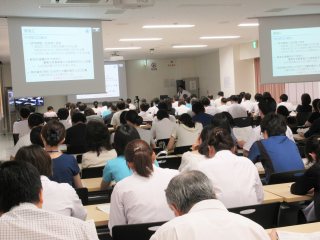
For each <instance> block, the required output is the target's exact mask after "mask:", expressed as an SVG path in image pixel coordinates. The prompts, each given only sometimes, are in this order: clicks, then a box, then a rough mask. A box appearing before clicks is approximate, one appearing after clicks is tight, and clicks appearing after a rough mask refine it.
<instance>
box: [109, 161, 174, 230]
mask: <svg viewBox="0 0 320 240" xmlns="http://www.w3.org/2000/svg"><path fill="white" fill-rule="evenodd" d="M153 170H154V171H153V173H152V175H151V176H150V177H148V178H146V177H142V176H140V175H138V174H137V173H133V175H131V176H129V177H127V178H125V179H123V180H121V181H120V182H118V183H117V184H116V186H115V187H114V190H113V192H112V195H111V205H110V215H109V229H110V230H112V227H113V226H115V225H124V224H135V223H146V222H160V221H167V220H170V219H172V218H173V217H174V214H173V212H172V211H171V210H170V208H169V206H168V203H167V200H166V196H165V193H164V190H165V189H166V188H167V186H168V183H169V181H170V180H171V179H172V178H173V177H174V176H176V175H178V174H179V172H178V171H177V170H173V169H167V168H166V169H164V168H158V167H155V166H154V167H153Z"/></svg>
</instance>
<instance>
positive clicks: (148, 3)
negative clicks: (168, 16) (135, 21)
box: [113, 0, 154, 9]
mask: <svg viewBox="0 0 320 240" xmlns="http://www.w3.org/2000/svg"><path fill="white" fill-rule="evenodd" d="M113 5H114V6H115V7H117V8H123V9H127V8H131V9H134V8H144V7H152V6H153V5H154V0H113Z"/></svg>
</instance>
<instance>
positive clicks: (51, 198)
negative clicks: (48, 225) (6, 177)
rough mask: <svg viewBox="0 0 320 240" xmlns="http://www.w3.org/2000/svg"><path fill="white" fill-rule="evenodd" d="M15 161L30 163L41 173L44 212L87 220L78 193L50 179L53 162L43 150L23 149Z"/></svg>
mask: <svg viewBox="0 0 320 240" xmlns="http://www.w3.org/2000/svg"><path fill="white" fill-rule="evenodd" d="M15 160H16V161H25V162H29V163H31V164H32V165H33V166H34V167H36V168H37V170H38V171H39V173H40V175H41V184H42V190H43V205H42V208H43V209H44V210H47V211H52V212H56V213H60V214H63V215H66V216H71V217H75V218H79V219H82V220H85V219H86V217H87V211H86V210H85V208H84V207H83V206H82V203H81V200H80V199H79V197H78V195H77V193H76V191H75V190H74V189H73V188H72V187H71V186H70V185H69V184H66V183H57V182H54V181H51V180H50V179H49V178H50V177H51V176H52V161H51V158H50V156H49V154H48V153H47V152H46V151H45V150H44V149H43V148H41V147H40V146H38V145H30V146H27V147H22V148H20V150H19V151H18V152H17V155H16V157H15Z"/></svg>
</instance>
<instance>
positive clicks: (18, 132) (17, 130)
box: [12, 107, 30, 144]
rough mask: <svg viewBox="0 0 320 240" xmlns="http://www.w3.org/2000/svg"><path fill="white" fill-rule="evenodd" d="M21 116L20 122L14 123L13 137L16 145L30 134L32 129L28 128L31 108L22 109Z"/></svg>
mask: <svg viewBox="0 0 320 240" xmlns="http://www.w3.org/2000/svg"><path fill="white" fill-rule="evenodd" d="M19 114H20V117H21V119H20V121H16V122H14V123H13V131H12V133H13V137H14V139H15V142H14V143H15V144H16V143H17V141H18V139H19V138H21V137H22V136H24V135H26V134H28V133H29V132H30V128H29V126H28V117H29V115H30V110H29V108H26V107H22V108H21V109H20V111H19Z"/></svg>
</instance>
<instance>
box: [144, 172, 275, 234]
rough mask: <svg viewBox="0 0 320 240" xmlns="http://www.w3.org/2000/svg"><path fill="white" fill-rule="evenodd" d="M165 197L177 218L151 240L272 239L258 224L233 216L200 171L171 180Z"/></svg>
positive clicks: (164, 225)
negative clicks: (217, 197)
mask: <svg viewBox="0 0 320 240" xmlns="http://www.w3.org/2000/svg"><path fill="white" fill-rule="evenodd" d="M165 194H166V198H167V202H168V204H169V206H170V208H171V209H172V210H173V212H174V214H175V216H176V218H174V219H172V220H171V221H169V222H167V223H165V224H163V225H162V226H160V227H159V228H158V229H157V231H156V232H155V234H153V235H152V237H151V238H150V240H167V239H175V240H186V239H192V240H204V239H221V240H222V239H224V240H225V239H226V240H231V239H232V240H233V239H246V240H268V239H270V238H269V236H268V234H267V232H266V231H265V230H264V229H263V228H262V227H261V226H260V225H258V224H257V223H255V222H253V221H251V220H250V219H248V218H246V217H243V216H241V215H239V214H234V213H230V212H229V211H228V210H227V209H226V207H225V206H224V205H223V203H221V202H220V201H219V200H217V199H216V192H215V191H214V190H213V187H212V184H211V181H210V180H209V179H208V177H206V175H204V174H203V173H201V172H199V171H190V172H184V173H181V174H179V175H178V176H176V177H174V178H173V179H171V181H170V182H169V185H168V187H167V189H166V191H165Z"/></svg>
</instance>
